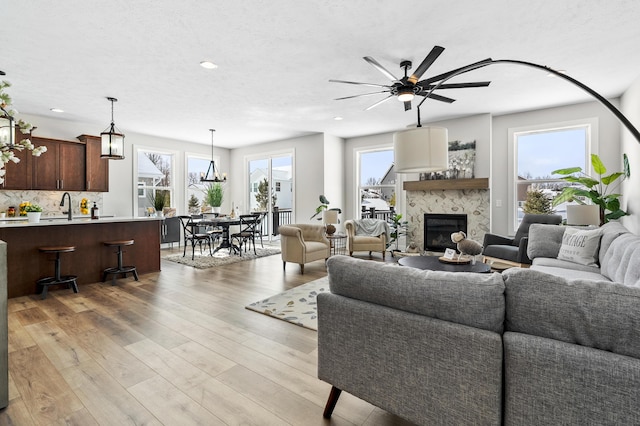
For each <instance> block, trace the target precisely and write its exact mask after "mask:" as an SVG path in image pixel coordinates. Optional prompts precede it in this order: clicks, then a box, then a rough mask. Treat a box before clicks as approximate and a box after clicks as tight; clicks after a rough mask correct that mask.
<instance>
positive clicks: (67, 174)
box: [31, 137, 86, 191]
mask: <svg viewBox="0 0 640 426" xmlns="http://www.w3.org/2000/svg"><path fill="white" fill-rule="evenodd" d="M32 141H33V143H34V144H35V145H36V146H41V145H44V146H46V147H47V152H46V153H45V154H43V155H41V156H40V157H34V158H33V159H32V169H33V181H32V186H31V189H39V190H60V191H84V190H85V189H86V187H85V183H86V182H85V181H86V147H85V145H84V144H81V143H74V142H67V141H61V140H57V139H45V138H38V137H34V138H32Z"/></svg>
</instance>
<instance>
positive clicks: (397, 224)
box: [387, 213, 409, 256]
mask: <svg viewBox="0 0 640 426" xmlns="http://www.w3.org/2000/svg"><path fill="white" fill-rule="evenodd" d="M408 224H409V222H407V221H406V220H402V214H400V213H397V214H394V215H393V216H391V219H390V220H389V228H391V233H390V234H389V237H390V239H389V242H388V243H387V248H389V247H391V245H392V244H393V243H396V248H394V249H392V250H390V252H391V255H392V256H393V254H394V252H399V251H401V250H400V248H399V244H400V236H401V235H405V234H406V233H407V226H408Z"/></svg>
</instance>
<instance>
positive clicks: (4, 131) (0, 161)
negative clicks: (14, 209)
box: [0, 81, 47, 184]
mask: <svg viewBox="0 0 640 426" xmlns="http://www.w3.org/2000/svg"><path fill="white" fill-rule="evenodd" d="M7 87H11V84H10V83H9V82H8V81H0V184H1V183H4V176H5V174H6V170H5V165H6V164H7V163H9V162H13V163H18V162H20V159H19V158H18V157H16V155H15V152H14V151H23V150H25V149H26V150H27V151H31V154H32V155H33V156H34V157H39V156H40V155H41V154H42V153H44V152H47V147H46V146H38V147H36V146H35V145H33V143H31V141H30V140H29V139H22V140H20V141H16V140H15V136H14V134H15V125H16V124H17V126H18V128H19V129H20V131H21V132H22V133H23V134H29V133H31V130H32V129H33V126H32V125H31V124H29V123H26V122H24V121H22V120H18V121H17V122H16V121H15V120H14V115H15V114H16V112H15V110H13V109H11V108H9V107H10V106H11V96H9V94H8V93H7V92H6V91H5V89H6V88H7ZM14 123H15V124H14Z"/></svg>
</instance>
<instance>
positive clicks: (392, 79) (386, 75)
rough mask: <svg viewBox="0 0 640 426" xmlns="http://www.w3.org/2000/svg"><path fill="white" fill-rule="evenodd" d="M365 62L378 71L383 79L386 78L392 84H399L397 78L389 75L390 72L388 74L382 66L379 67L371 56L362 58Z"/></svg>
mask: <svg viewBox="0 0 640 426" xmlns="http://www.w3.org/2000/svg"><path fill="white" fill-rule="evenodd" d="M362 59H364V60H365V61H367V62H369V63H370V64H371V65H373V67H374V68H376V69H377V70H378V71H380V72H381V73H382V74H384V75H385V77H387V78H388V79H389V80H391V81H393V82H396V81H397V82H399V81H400V80H398V78H397V77H396V76H394V75H393V74H391V72H389V70H387V69H386V68H385V67H383V66H382V65H380V63H379V62H378V61H376V60H375V59H373V58H372V57H371V56H365V57H364V58H362Z"/></svg>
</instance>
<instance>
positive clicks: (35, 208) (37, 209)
mask: <svg viewBox="0 0 640 426" xmlns="http://www.w3.org/2000/svg"><path fill="white" fill-rule="evenodd" d="M24 211H25V212H27V213H34V212H42V207H40V206H39V205H37V204H29V205H28V206H25V207H24Z"/></svg>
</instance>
